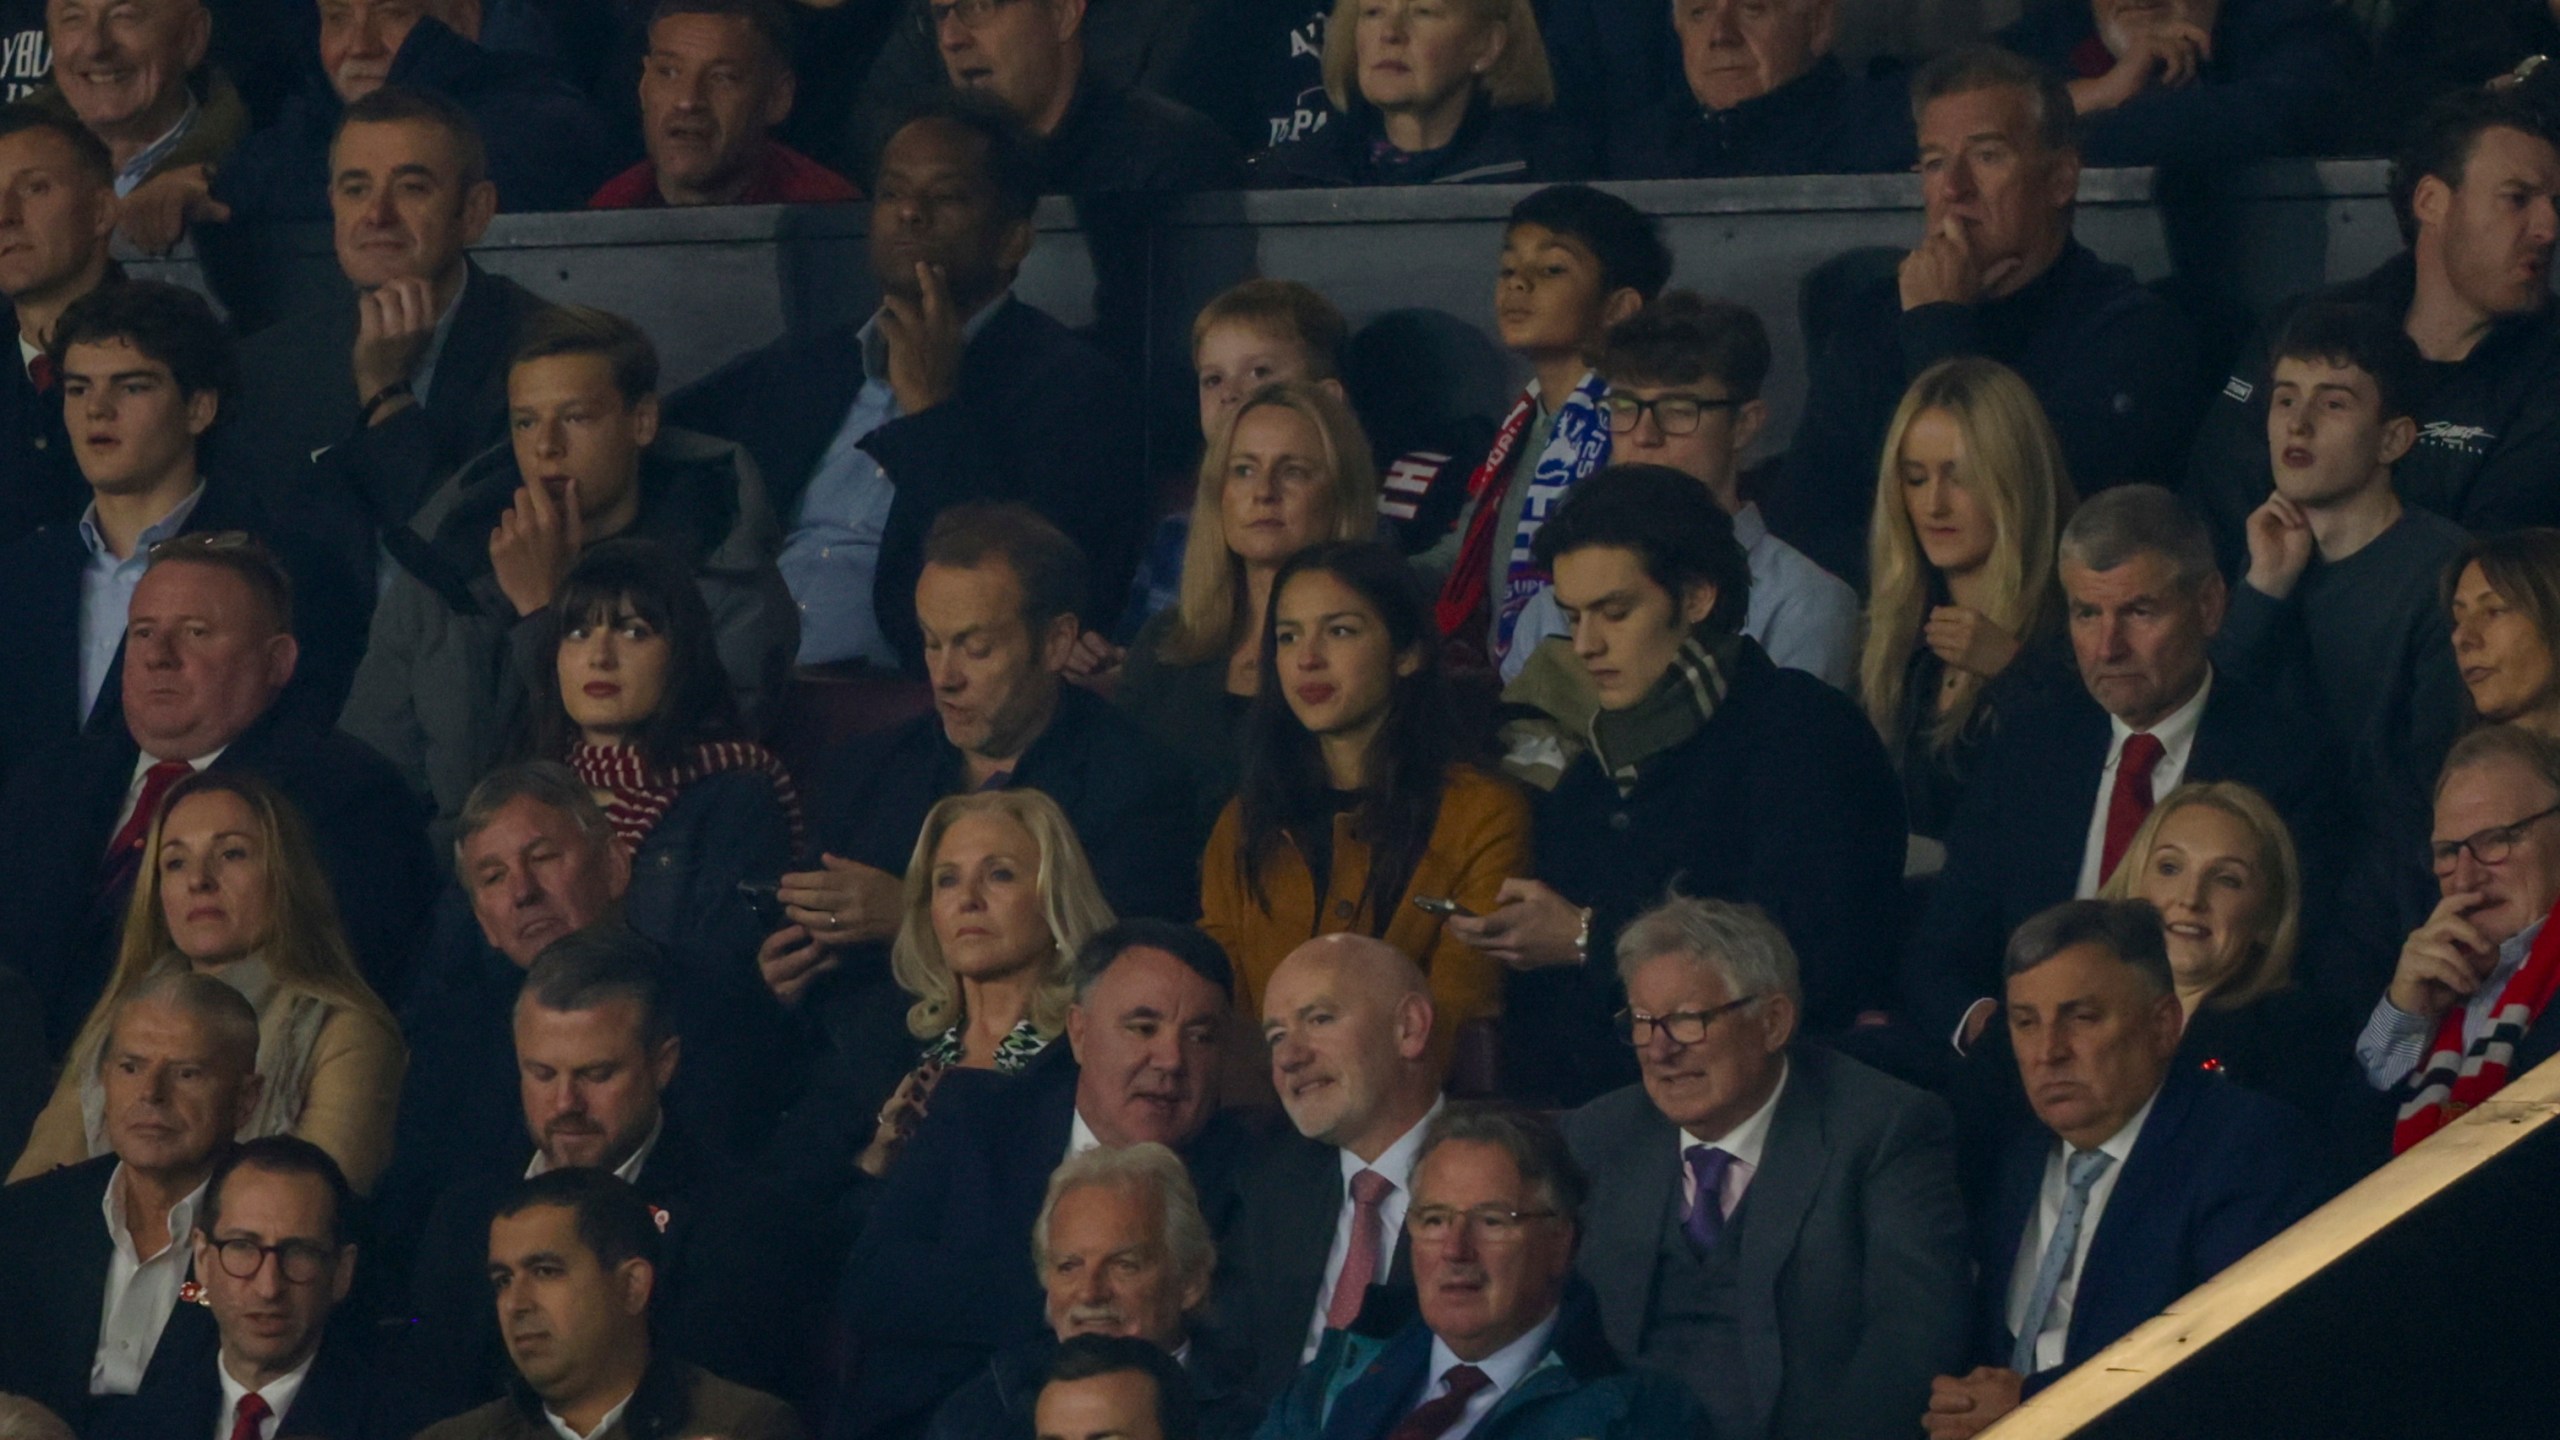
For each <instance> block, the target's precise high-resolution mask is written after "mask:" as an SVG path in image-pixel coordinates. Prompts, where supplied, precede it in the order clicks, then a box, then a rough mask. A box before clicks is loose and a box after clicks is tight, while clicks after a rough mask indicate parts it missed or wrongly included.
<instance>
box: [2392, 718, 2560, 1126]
mask: <svg viewBox="0 0 2560 1440" xmlns="http://www.w3.org/2000/svg"><path fill="white" fill-rule="evenodd" d="M2555 819H2560V747H2555V746H2554V745H2553V744H2552V742H2551V741H2549V740H2547V739H2544V738H2543V737H2542V736H2540V735H2537V734H2535V733H2534V732H2532V731H2530V730H2527V729H2525V728H2524V727H2522V726H2520V725H2492V726H2490V727H2488V728H2486V729H2482V730H2474V731H2472V732H2471V733H2470V734H2468V735H2465V736H2464V737H2462V739H2460V740H2459V741H2456V742H2455V744H2454V747H2453V751H2452V753H2451V754H2450V755H2448V756H2447V757H2446V759H2445V763H2444V773H2443V775H2442V776H2441V777H2440V778H2439V779H2438V780H2437V782H2436V816H2435V835H2434V838H2433V841H2432V846H2431V848H2432V854H2433V859H2434V861H2435V872H2436V886H2437V889H2438V890H2439V891H2440V892H2441V893H2442V894H2443V897H2444V898H2443V900H2442V902H2441V903H2439V904H2438V905H2437V906H2436V908H2435V913H2434V914H2432V915H2429V916H2428V917H2427V922H2426V923H2425V924H2424V925H2421V926H2419V927H2418V929H2417V931H2416V932H2415V933H2413V934H2411V935H2410V936H2409V940H2408V943H2407V944H2406V945H2404V946H2402V947H2401V950H2400V958H2399V961H2398V963H2397V964H2396V965H2395V966H2394V968H2393V970H2392V974H2391V984H2390V987H2389V988H2388V989H2387V990H2385V991H2384V992H2383V997H2382V999H2381V1000H2380V1001H2378V1002H2376V1003H2375V1005H2374V1007H2373V1015H2372V1018H2371V1019H2369V1020H2367V1021H2366V1022H2365V1028H2364V1034H2363V1036H2362V1037H2361V1038H2360V1039H2358V1040H2357V1042H2356V1058H2357V1059H2358V1060H2360V1061H2362V1062H2363V1064H2364V1074H2365V1079H2366V1080H2367V1081H2368V1082H2370V1083H2371V1084H2372V1086H2373V1088H2375V1089H2376V1090H2387V1091H2389V1092H2391V1094H2392V1095H2393V1097H2394V1098H2396V1099H2397V1100H2398V1101H2399V1102H2400V1116H2399V1122H2398V1124H2397V1126H2396V1127H2395V1128H2394V1131H2393V1135H2392V1150H2393V1151H2394V1153H2397V1152H2399V1151H2402V1150H2406V1149H2408V1148H2409V1147H2410V1146H2412V1145H2415V1144H2417V1143H2418V1142H2419V1141H2421V1140H2424V1139H2425V1138H2427V1136H2429V1135H2432V1134H2434V1133H2435V1132H2436V1131H2437V1130H2439V1129H2441V1128H2443V1126H2444V1125H2445V1124H2446V1122H2448V1121H2450V1120H2451V1119H2453V1117H2455V1116H2457V1115H2460V1114H2461V1113H2462V1112H2463V1111H2465V1110H2468V1109H2470V1108H2471V1107H2473V1106H2474V1105H2477V1104H2479V1103H2480V1102H2481V1101H2482V1100H2485V1099H2487V1098H2488V1097H2489V1096H2491V1095H2494V1094H2496V1093H2497V1092H2498V1090H2499V1089H2500V1088H2501V1087H2503V1086H2504V1085H2505V1084H2506V1082H2507V1080H2508V1078H2509V1077H2511V1076H2515V1075H2521V1074H2523V1073H2524V1072H2525V1071H2527V1070H2530V1069H2532V1068H2533V1067H2534V1066H2536V1065H2538V1064H2541V1063H2542V1062H2543V1061H2544V1060H2547V1059H2549V1058H2550V1057H2551V1056H2552V1055H2553V1054H2554V1053H2555V1052H2560V1024H2553V1025H2545V1024H2543V1023H2541V1022H2542V1018H2543V1012H2544V1010H2545V1008H2546V1007H2547V1006H2548V1004H2549V1002H2550V997H2551V992H2552V987H2553V978H2554V975H2555V974H2556V973H2560V930H2554V929H2553V928H2551V927H2550V925H2548V924H2547V923H2546V922H2547V921H2548V920H2549V919H2550V917H2551V913H2552V909H2553V905H2554V902H2560V825H2554V824H2553V821H2554V820H2555ZM2502 1057H2503V1058H2502Z"/></svg>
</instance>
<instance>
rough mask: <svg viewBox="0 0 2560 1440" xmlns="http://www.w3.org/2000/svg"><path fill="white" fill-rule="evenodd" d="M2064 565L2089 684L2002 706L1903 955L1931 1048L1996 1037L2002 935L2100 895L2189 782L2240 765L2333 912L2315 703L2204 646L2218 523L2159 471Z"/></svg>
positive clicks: (2093, 506) (1916, 1016)
mask: <svg viewBox="0 0 2560 1440" xmlns="http://www.w3.org/2000/svg"><path fill="white" fill-rule="evenodd" d="M2060 568H2061V572H2062V588H2063V590H2064V592H2065V594H2066V596H2067V598H2068V606H2067V608H2068V610H2069V614H2070V628H2071V646H2072V650H2073V653H2074V655H2075V656H2076V658H2077V660H2078V663H2079V668H2080V679H2081V684H2082V686H2083V687H2084V688H2085V689H2086V691H2087V694H2086V695H2085V696H2084V695H2081V694H2068V695H2060V696H2056V697H2054V699H2053V701H2052V702H2051V703H2050V704H2047V705H2043V706H2030V707H2021V709H2020V711H2019V713H2016V714H2014V715H2011V716H2008V717H2006V718H2004V720H2003V722H2002V725H2001V729H2000V733H1999V734H1998V735H1997V736H1996V737H1995V738H1994V739H1993V740H1992V742H1991V743H1990V744H1989V745H1988V746H1986V747H1985V749H1984V754H1983V757H1982V762H1981V765H1980V767H1979V769H1978V770H1977V771H1976V772H1975V775H1974V779H1973V783H1972V786H1971V788H1970V789H1969V790H1968V791H1967V792H1966V794H1965V798H1964V800H1963V802H1962V803H1961V804H1960V805H1959V806H1958V808H1957V811H1956V816H1955V819H1954V821H1953V823H1952V824H1951V825H1950V827H1949V830H1948V835H1947V864H1946V869H1945V871H1944V872H1943V873H1942V874H1940V875H1939V877H1938V881H1937V887H1936V889H1935V891H1934V892H1933V893H1932V894H1931V896H1930V900H1929V906H1928V909H1927V910H1926V912H1924V914H1923V915H1922V917H1921V921H1920V924H1919V926H1918V927H1917V929H1916V930H1915V931H1914V932H1913V934H1912V938H1911V941H1910V943H1909V945H1908V947H1907V948H1906V949H1905V951H1904V955H1903V964H1902V984H1903V1000H1904V1003H1905V1004H1906V1006H1907V1007H1908V1010H1909V1014H1910V1016H1911V1018H1912V1020H1913V1021H1914V1022H1915V1023H1916V1025H1917V1026H1918V1027H1919V1030H1920V1036H1919V1038H1920V1039H1921V1040H1922V1041H1923V1042H1925V1043H1926V1044H1927V1045H1928V1046H1930V1047H1931V1048H1932V1049H1937V1047H1941V1046H1943V1045H1945V1044H1946V1043H1947V1042H1949V1041H1952V1042H1953V1043H1954V1045H1955V1046H1956V1048H1957V1049H1958V1050H1960V1051H1962V1050H1969V1049H1970V1048H1971V1047H1972V1045H1973V1043H1974V1042H1975V1041H1976V1040H1978V1039H1980V1038H1981V1036H1982V1034H1983V1032H1984V1030H1985V1029H1986V1028H1988V1027H1989V1026H1990V1023H1991V1020H1992V1018H1993V1015H1994V1012H1995V1011H1996V1010H1997V1009H1998V1005H1997V1002H1995V1001H1993V1000H1992V999H1990V998H1989V997H1990V996H1991V995H1992V993H1993V992H1994V990H1995V988H1996V986H1997V969H1998V963H1999V957H2000V954H2001V945H2002V941H2003V937H2005V936H2007V935H2008V934H2009V933H2010V932H2011V931H2012V930H2014V929H2015V928H2016V927H2017V926H2019V925H2020V924H2022V923H2024V922H2025V920H2026V919H2027V917H2028V916H2030V915H2033V914H2035V913H2036V912H2037V911H2039V910H2043V909H2045V908H2046V907H2048V906H2051V905H2054V904H2057V903H2059V902H2061V901H2064V900H2068V899H2071V898H2072V897H2074V896H2083V897H2085V896H2090V895H2094V894H2096V893H2097V892H2098V887H2099V886H2100V885H2102V884H2103V883H2105V881H2106V878H2107V875H2108V874H2109V873H2110V872H2111V871H2112V870H2113V869H2114V867H2115V864H2116V862H2117V861H2118V860H2120V859H2121V858H2122V854H2123V851H2124V849H2125V847H2126V845H2127V844H2129V843H2130V842H2131V840H2132V838H2133V832H2134V830H2135V829H2137V828H2139V826H2140V825H2141V823H2142V820H2143V817H2144V816H2146V815H2148V814H2149V813H2150V811H2151V806H2152V805H2153V803H2154V802H2155V801H2157V800H2158V799H2159V797H2161V796H2163V795H2166V794H2168V793H2169V792H2170V791H2171V790H2174V789H2176V788H2177V787H2178V785H2179V784H2180V782H2182V781H2189V780H2198V781H2202V780H2237V781H2240V782H2241V783H2243V784H2246V785H2249V786H2252V787H2254V788H2255V789H2256V790H2257V791H2258V792H2259V793H2260V794H2262V795H2264V796H2266V797H2267V799H2268V800H2269V801H2270V802H2272V803H2273V804H2274V806H2275V807H2276V812H2277V813H2278V814H2280V815H2282V816H2283V817H2284V819H2285V821H2286V823H2287V825H2288V826H2289V827H2290V828H2291V830H2292V832H2293V837H2294V842H2295V844H2296V845H2298V846H2299V847H2301V851H2302V869H2303V886H2304V893H2305V903H2304V906H2303V909H2304V912H2305V913H2306V914H2309V915H2314V916H2316V915H2319V914H2321V913H2324V902H2325V900H2326V899H2327V896H2328V893H2329V881H2328V877H2329V876H2330V875H2332V874H2333V873H2334V867H2333V859H2332V855H2331V853H2330V852H2331V850H2332V848H2333V845H2334V843H2335V837H2336V836H2337V835H2338V834H2339V832H2340V830H2341V828H2342V826H2343V820H2342V818H2341V812H2340V802H2339V793H2340V790H2339V785H2338V783H2337V777H2338V773H2339V772H2338V770H2337V768H2336V767H2335V766H2334V765H2333V764H2331V763H2330V762H2329V760H2328V758H2327V756H2325V755H2324V754H2323V752H2322V751H2321V749H2320V747H2319V744H2318V742H2317V740H2316V736H2317V735H2318V733H2319V731H2318V728H2317V726H2316V725H2315V724H2314V723H2313V722H2312V721H2311V720H2310V719H2309V718H2308V717H2305V716H2300V715H2296V714H2292V713H2290V712H2288V711H2286V710H2283V709H2281V708H2279V707H2278V706H2276V705H2275V704H2273V703H2272V702H2271V701H2270V700H2268V699H2267V698H2266V697H2264V696H2261V695H2257V694H2253V693H2251V692H2250V691H2249V690H2247V689H2245V688H2243V687H2242V686H2240V685H2239V684H2237V683H2235V682H2233V681H2232V680H2230V679H2229V678H2227V677H2223V676H2219V675H2217V674H2215V672H2214V669H2213V666H2212V664H2211V663H2210V661H2209V660H2208V659H2207V654H2206V647H2207V646H2208V644H2209V643H2210V642H2211V640H2212V638H2213V635H2214V632H2215V631H2216V630H2218V629H2219V628H2220V627H2221V624H2222V616H2223V609H2224V602H2225V599H2226V597H2227V591H2226V590H2225V588H2224V585H2223V580H2222V576H2221V574H2220V572H2219V571H2217V570H2216V569H2215V568H2214V564H2213V544H2212V541H2211V540H2210V539H2209V538H2208V537H2207V536H2206V534H2205V530H2204V525H2203V522H2201V521H2200V520H2198V519H2197V518H2196V517H2195V516H2194V515H2193V514H2192V513H2190V512H2189V511H2188V510H2187V509H2186V508H2185V507H2184V506H2183V505H2181V504H2180V503H2179V502H2178V500H2177V499H2176V497H2174V496H2172V495H2171V494H2170V493H2169V492H2167V491H2166V490H2162V489H2160V488H2158V487H2157V486H2150V485H2131V486H2119V487H2118V488H2116V489H2114V490H2109V491H2105V492H2103V493H2101V494H2098V495H2095V496H2092V497H2091V498H2090V499H2089V500H2088V501H2087V502H2086V503H2085V504H2083V505H2082V506H2081V507H2080V509H2079V510H2078V512H2077V513H2075V514H2074V515H2073V516H2072V517H2071V523H2070V524H2069V525H2068V526H2067V527H2065V529H2064V531H2063V535H2062V552H2061V566H2060ZM2323 959H2324V961H2325V963H2327V964H2328V965H2331V966H2337V965H2339V964H2340V962H2339V960H2338V959H2337V958H2336V956H2335V955H2334V954H2332V955H2328V956H2324V957H2323ZM2305 978H2306V979H2307V980H2309V981H2310V982H2311V983H2313V984H2315V985H2316V984H2321V983H2322V982H2323V981H2324V980H2326V979H2327V978H2328V977H2327V976H2325V975H2322V974H2319V973H2312V974H2309V975H2306V977H2305ZM2376 983H2378V982H2376ZM2373 988H2374V985H2372V984H2366V985H2364V986H2362V987H2361V990H2360V993H2361V994H2362V995H2366V996H2370V995H2371V994H2372V993H2373ZM1937 1053H1938V1054H1941V1055H1943V1053H1944V1051H1943V1050H1942V1049H1940V1050H1937Z"/></svg>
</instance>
